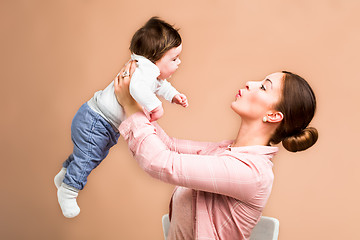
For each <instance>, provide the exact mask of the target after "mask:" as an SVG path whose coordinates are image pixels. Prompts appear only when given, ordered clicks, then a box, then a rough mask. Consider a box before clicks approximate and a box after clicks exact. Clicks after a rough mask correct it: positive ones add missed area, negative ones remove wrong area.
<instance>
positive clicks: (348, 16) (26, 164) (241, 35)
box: [0, 0, 360, 240]
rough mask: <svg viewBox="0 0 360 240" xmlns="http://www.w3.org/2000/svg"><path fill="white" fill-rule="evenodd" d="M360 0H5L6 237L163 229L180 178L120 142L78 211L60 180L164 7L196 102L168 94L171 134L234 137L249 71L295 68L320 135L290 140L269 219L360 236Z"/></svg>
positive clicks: (296, 231) (315, 234)
mask: <svg viewBox="0 0 360 240" xmlns="http://www.w3.org/2000/svg"><path fill="white" fill-rule="evenodd" d="M359 10H360V2H359V1H357V0H317V1H313V0H302V1H300V0H298V1H285V0H283V1H281V0H273V1H267V0H252V1H246V0H228V1H220V0H199V1H194V0H192V1H170V0H166V1H165V0H156V1H136V0H132V1H116V0H106V1H105V0H103V1H100V0H76V1H74V0H61V1H51V0H43V1H41V0H23V1H20V0H13V1H10V0H1V1H0V30H1V38H0V49H1V53H0V56H1V62H0V67H1V71H0V74H1V95H0V98H1V105H2V108H1V109H2V111H1V112H2V113H1V116H2V117H1V138H0V139H1V144H0V151H1V166H2V168H1V174H0V185H1V188H0V189H1V190H0V193H1V197H0V238H1V239H53V240H57V239H59V240H60V239H61V240H62V239H66V240H73V239H80V240H83V239H87V240H89V239H105V240H107V239H162V227H161V216H162V215H163V214H164V213H166V212H167V206H168V200H169V198H170V196H171V192H172V189H173V187H172V186H170V185H167V184H165V183H162V182H160V181H158V180H155V179H152V178H151V177H149V176H148V175H146V173H144V172H142V171H141V170H140V168H139V167H138V165H137V164H136V162H135V161H134V160H133V158H132V157H131V155H130V154H129V152H128V150H127V147H126V145H125V142H124V141H123V140H122V139H120V140H119V143H118V145H117V146H116V147H114V148H113V149H112V150H111V152H110V154H109V156H108V158H107V159H106V160H105V161H104V162H103V163H102V164H101V165H100V167H98V168H97V169H96V170H95V171H94V172H93V173H92V174H91V175H90V178H89V182H88V185H87V186H86V188H85V189H84V190H83V191H82V192H81V194H80V197H79V200H78V201H79V204H80V207H81V213H80V215H79V216H78V217H76V218H75V219H65V218H64V217H63V216H62V214H61V211H60V208H59V206H58V204H57V198H56V189H55V186H54V184H53V177H54V176H55V174H56V173H57V172H58V171H59V170H60V167H61V163H62V161H63V160H65V158H66V157H67V155H68V154H69V153H70V152H71V149H72V144H71V140H70V125H71V120H72V118H73V116H74V114H75V112H76V111H77V109H78V108H79V107H80V105H81V104H82V103H84V102H85V101H87V100H88V99H89V98H90V97H91V96H92V95H93V93H94V92H95V91H97V90H100V89H102V88H104V87H105V86H107V85H108V83H109V82H110V81H111V80H112V79H113V77H114V76H115V75H116V73H117V71H119V69H120V68H121V67H122V65H123V64H124V63H125V62H126V61H127V59H128V58H129V51H128V46H129V42H130V39H131V36H132V35H133V33H134V32H135V30H136V29H137V28H139V27H140V26H141V25H142V24H143V23H144V22H145V21H146V20H147V19H148V18H149V17H151V16H153V15H158V16H160V17H162V18H163V19H165V20H167V21H168V22H170V23H173V24H175V25H176V26H177V27H180V28H181V30H180V33H181V35H182V38H183V47H184V48H183V53H182V55H181V59H182V64H181V67H180V69H179V70H178V71H177V72H176V74H175V75H174V77H173V78H172V79H171V80H172V81H173V84H174V86H175V87H176V88H178V89H179V90H181V91H183V92H184V93H185V94H187V96H188V98H189V103H190V106H189V108H188V109H182V108H181V107H179V106H176V105H170V104H168V103H165V116H164V117H163V118H162V119H161V120H160V121H159V122H160V124H161V125H162V126H163V127H164V129H165V130H166V131H167V132H168V134H169V135H171V136H175V137H178V138H187V139H193V140H211V141H219V140H223V139H229V138H233V137H234V136H235V134H236V132H237V130H238V129H237V128H238V125H239V119H238V117H237V115H235V114H234V113H233V112H232V111H231V109H230V103H231V101H232V100H233V99H234V96H235V94H236V92H237V90H238V89H239V88H240V87H242V86H244V84H245V82H246V81H248V80H261V79H262V78H263V77H265V76H266V75H267V74H269V73H272V72H275V71H280V70H285V69H286V70H289V71H293V72H295V73H298V74H300V75H302V76H303V77H305V78H306V79H307V80H308V81H309V82H310V84H311V85H312V86H313V88H314V90H315V92H316V95H317V100H318V110H317V114H316V117H315V119H314V121H313V123H312V126H315V127H316V128H318V130H319V132H320V138H319V141H318V143H317V144H316V145H315V146H314V147H313V148H311V149H309V150H308V151H306V152H303V153H297V154H292V153H289V152H286V151H285V150H284V149H283V148H280V153H279V154H278V156H277V157H276V158H275V160H274V162H275V166H274V172H275V182H274V187H273V192H272V195H271V197H270V199H269V202H268V204H267V206H266V208H265V211H264V215H267V216H273V217H276V218H278V219H279V220H280V236H279V239H282V240H289V239H292V240H300V239H314V240H315V239H316V240H317V239H331V240H332V239H354V240H355V239H360V231H359V227H358V223H359V220H358V216H359V215H360V207H359V197H360V192H359V187H360V180H359V170H360V162H359V160H360V158H359V153H358V149H359V146H358V136H359V134H360V127H359V117H360V115H359V103H360V93H359V89H360V87H359V84H360V83H359V80H360V73H359V69H358V67H359V56H360V47H359V43H360V27H359V21H360V16H359Z"/></svg>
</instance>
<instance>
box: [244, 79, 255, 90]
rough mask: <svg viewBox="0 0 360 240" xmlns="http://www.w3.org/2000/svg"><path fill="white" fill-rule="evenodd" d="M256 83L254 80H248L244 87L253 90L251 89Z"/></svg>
mask: <svg viewBox="0 0 360 240" xmlns="http://www.w3.org/2000/svg"><path fill="white" fill-rule="evenodd" d="M256 84H257V83H256V82H253V81H249V82H247V83H246V86H245V87H246V89H247V90H253V89H255V85H256Z"/></svg>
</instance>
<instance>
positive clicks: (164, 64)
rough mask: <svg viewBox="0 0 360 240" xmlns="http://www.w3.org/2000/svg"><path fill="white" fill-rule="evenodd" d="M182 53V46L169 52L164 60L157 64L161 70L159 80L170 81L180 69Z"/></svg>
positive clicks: (163, 57) (161, 59)
mask: <svg viewBox="0 0 360 240" xmlns="http://www.w3.org/2000/svg"><path fill="white" fill-rule="evenodd" d="M181 51H182V44H180V45H179V46H178V47H174V48H172V49H170V50H169V51H167V52H166V53H165V54H164V56H162V58H160V59H159V60H158V61H156V62H155V64H156V66H157V67H158V68H159V69H160V75H159V77H158V79H162V80H164V79H168V78H170V77H171V75H173V74H174V72H175V71H176V70H177V69H178V67H179V64H180V63H181V61H180V58H179V55H180V53H181Z"/></svg>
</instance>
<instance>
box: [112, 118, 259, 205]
mask: <svg viewBox="0 0 360 240" xmlns="http://www.w3.org/2000/svg"><path fill="white" fill-rule="evenodd" d="M119 130H120V133H121V135H122V136H123V137H124V139H125V140H126V141H127V143H128V146H129V149H130V151H131V152H132V154H133V156H134V158H135V159H136V161H137V162H138V164H139V165H140V167H141V168H142V169H143V170H144V171H145V172H147V173H148V174H150V175H151V176H152V177H154V178H157V179H159V180H161V181H164V182H167V183H170V184H174V185H179V186H184V187H188V188H192V189H195V190H201V191H207V192H214V193H218V194H224V195H227V196H231V197H234V198H237V199H241V200H249V199H250V198H252V197H253V196H254V195H255V192H256V188H257V182H258V181H257V180H258V179H257V178H258V176H257V175H256V174H254V172H256V171H254V169H252V168H251V166H249V165H248V164H245V163H241V161H239V160H238V159H235V158H233V157H232V156H231V155H230V154H229V155H227V154H226V153H224V154H221V155H198V154H191V153H190V154H189V153H187V154H184V153H179V152H175V151H172V150H170V149H169V148H168V147H167V146H166V145H165V144H164V143H163V141H162V140H161V139H160V138H159V136H158V135H157V130H156V128H155V127H154V126H153V125H152V124H151V123H150V122H149V121H148V119H147V118H146V116H145V115H144V113H140V112H139V113H136V114H133V115H132V116H130V117H129V118H128V119H126V120H125V121H123V122H122V124H121V125H120V127H119ZM190 152H191V151H190Z"/></svg>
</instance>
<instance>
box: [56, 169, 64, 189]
mask: <svg viewBox="0 0 360 240" xmlns="http://www.w3.org/2000/svg"><path fill="white" fill-rule="evenodd" d="M65 174H66V168H64V167H63V168H61V170H60V172H59V173H58V174H56V176H55V178H54V183H55V186H56V188H59V187H60V186H61V184H62V182H63V180H64V178H65Z"/></svg>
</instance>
